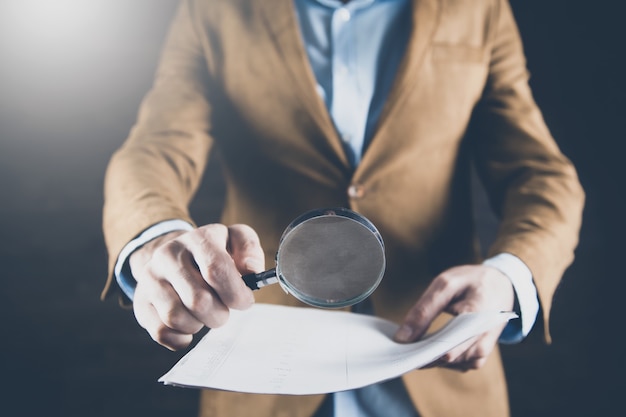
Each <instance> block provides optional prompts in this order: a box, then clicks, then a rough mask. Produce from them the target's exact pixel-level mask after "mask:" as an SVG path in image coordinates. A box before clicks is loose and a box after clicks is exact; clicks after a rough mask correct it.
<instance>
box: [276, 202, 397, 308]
mask: <svg viewBox="0 0 626 417" xmlns="http://www.w3.org/2000/svg"><path fill="white" fill-rule="evenodd" d="M328 216H338V217H342V218H346V219H348V220H350V221H353V222H354V223H355V224H357V225H358V226H360V227H364V228H365V229H367V230H369V231H370V232H371V233H372V235H373V236H374V237H375V238H376V239H377V240H378V243H379V244H380V256H381V259H382V262H381V265H380V272H379V274H378V277H377V279H376V280H375V281H374V282H373V283H372V285H371V286H370V287H369V289H368V290H367V291H364V292H361V293H359V294H358V295H356V296H354V297H351V298H347V299H345V300H341V299H340V300H328V299H320V298H316V297H311V296H308V295H306V294H304V293H302V292H301V291H299V290H298V289H297V288H295V287H294V286H293V285H292V284H290V283H289V281H288V280H287V279H286V278H285V276H284V274H283V272H282V270H281V265H280V250H279V251H278V253H277V254H276V276H277V277H278V282H279V284H280V286H281V287H282V288H283V290H285V291H286V292H287V293H289V294H291V295H293V296H294V297H295V298H297V299H298V300H300V301H302V302H304V303H306V304H308V305H311V306H314V307H322V308H342V307H347V306H351V305H354V304H356V303H358V302H360V301H363V300H364V299H366V298H367V297H369V296H370V295H371V294H372V293H373V292H374V291H375V290H376V288H377V287H378V285H379V284H380V282H381V281H382V279H383V276H384V273H385V268H386V259H385V247H384V242H383V239H382V236H381V235H380V232H379V231H378V229H377V228H376V226H374V224H373V223H372V222H371V221H369V220H368V219H367V218H365V217H363V216H362V215H360V214H358V213H356V212H354V211H352V210H349V209H346V208H343V207H339V208H325V209H316V210H311V211H309V212H306V213H304V214H303V215H301V216H299V217H298V218H296V219H295V220H294V221H292V222H291V223H290V225H289V226H288V227H287V228H286V229H285V231H284V232H283V235H282V237H281V239H280V244H279V248H280V245H282V244H283V242H284V241H285V239H286V238H287V237H288V236H289V235H290V234H291V233H293V231H294V230H296V229H297V228H298V227H300V226H303V225H304V224H305V223H306V222H308V221H309V220H312V219H315V218H318V217H328Z"/></svg>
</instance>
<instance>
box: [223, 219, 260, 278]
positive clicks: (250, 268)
mask: <svg viewBox="0 0 626 417" xmlns="http://www.w3.org/2000/svg"><path fill="white" fill-rule="evenodd" d="M228 248H229V251H230V254H231V256H232V258H233V260H234V261H235V265H236V266H237V269H238V270H239V272H240V273H241V274H247V273H250V272H262V271H264V270H265V254H264V253H263V248H262V247H261V242H260V240H259V236H258V235H257V233H256V232H255V231H254V229H253V228H251V227H250V226H247V225H245V224H235V225H232V226H229V227H228Z"/></svg>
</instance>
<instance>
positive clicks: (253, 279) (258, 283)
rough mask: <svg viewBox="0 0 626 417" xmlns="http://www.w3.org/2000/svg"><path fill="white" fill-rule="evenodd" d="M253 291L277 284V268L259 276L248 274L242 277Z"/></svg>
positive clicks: (260, 273)
mask: <svg viewBox="0 0 626 417" xmlns="http://www.w3.org/2000/svg"><path fill="white" fill-rule="evenodd" d="M241 278H242V279H243V281H244V282H245V283H246V285H247V286H248V288H250V289H251V290H258V289H259V288H263V287H265V286H266V285H270V284H276V283H277V282H278V278H277V277H276V268H272V269H269V270H267V271H265V272H259V273H258V274H254V273H252V274H246V275H244V276H242V277H241Z"/></svg>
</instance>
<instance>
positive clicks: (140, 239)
mask: <svg viewBox="0 0 626 417" xmlns="http://www.w3.org/2000/svg"><path fill="white" fill-rule="evenodd" d="M175 230H186V231H189V230H193V226H192V225H191V224H189V223H187V222H186V221H184V220H179V219H174V220H165V221H163V222H160V223H157V224H155V225H154V226H151V227H149V228H147V229H146V230H144V231H143V232H142V233H141V234H140V235H139V236H137V237H136V238H135V239H133V240H131V241H130V242H128V243H127V244H126V246H124V247H123V248H122V251H121V252H120V254H119V256H118V257H117V262H115V267H114V269H113V273H114V275H115V280H116V281H117V284H118V285H119V286H120V288H121V289H122V291H123V292H124V294H126V296H127V297H128V298H129V299H131V300H132V299H133V297H134V296H135V287H136V286H137V282H136V281H135V278H134V277H133V276H132V274H131V272H130V268H128V267H127V266H128V257H129V256H130V255H131V254H132V253H133V252H134V251H135V250H137V249H138V248H140V247H141V246H143V245H144V244H146V243H147V242H149V241H151V240H152V239H155V238H157V237H159V236H161V235H164V234H166V233H169V232H173V231H175Z"/></svg>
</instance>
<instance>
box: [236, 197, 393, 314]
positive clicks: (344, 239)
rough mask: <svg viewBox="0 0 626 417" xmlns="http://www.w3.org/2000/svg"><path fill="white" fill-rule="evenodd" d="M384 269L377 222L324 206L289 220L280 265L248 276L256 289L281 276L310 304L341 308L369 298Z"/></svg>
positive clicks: (290, 290) (289, 288)
mask: <svg viewBox="0 0 626 417" xmlns="http://www.w3.org/2000/svg"><path fill="white" fill-rule="evenodd" d="M384 272H385V247H384V243H383V240H382V237H381V236H380V233H379V232H378V230H377V229H376V227H375V226H374V225H373V224H372V223H371V222H370V221H369V220H368V219H366V218H365V217H363V216H362V215H360V214H358V213H356V212H354V211H352V210H349V209H346V208H324V209H316V210H312V211H309V212H306V213H304V214H302V215H301V216H299V217H298V218H296V219H295V220H294V221H292V222H291V223H290V224H289V226H288V227H287V228H286V229H285V231H284V232H283V235H282V237H281V239H280V242H279V245H278V251H277V253H276V267H275V268H273V269H270V270H268V271H265V272H261V273H259V274H248V275H244V276H243V280H244V281H245V283H246V285H247V286H248V287H249V288H250V289H252V290H256V289H259V288H262V287H264V286H266V285H270V284H274V283H277V282H278V283H279V284H280V286H281V287H282V288H283V289H284V290H285V291H286V292H288V293H289V294H292V295H293V296H294V297H296V298H297V299H298V300H300V301H302V302H304V303H306V304H309V305H312V306H315V307H325V308H340V307H346V306H350V305H353V304H356V303H358V302H359V301H362V300H364V299H365V298H367V297H368V296H369V295H370V294H371V293H372V292H373V291H374V290H375V289H376V287H378V284H379V283H380V281H381V280H382V278H383V274H384Z"/></svg>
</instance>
